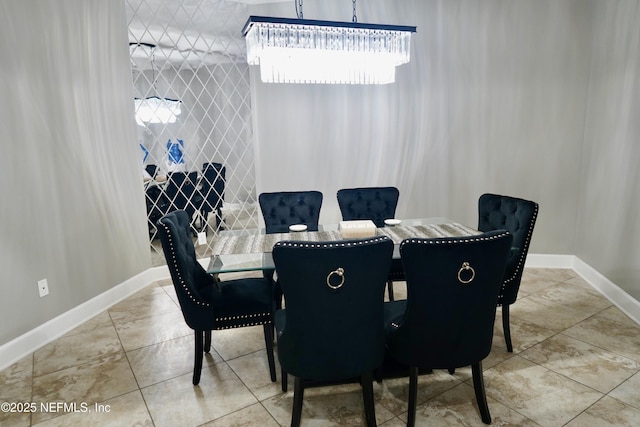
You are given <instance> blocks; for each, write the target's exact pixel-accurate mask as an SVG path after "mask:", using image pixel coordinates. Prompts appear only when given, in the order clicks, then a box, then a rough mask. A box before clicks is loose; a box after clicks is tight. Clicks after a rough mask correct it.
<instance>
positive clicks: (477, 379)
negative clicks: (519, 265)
mask: <svg viewBox="0 0 640 427" xmlns="http://www.w3.org/2000/svg"><path fill="white" fill-rule="evenodd" d="M511 241H512V236H511V235H510V234H509V233H508V232H506V231H504V230H502V231H493V232H489V233H484V234H482V235H479V236H473V237H458V238H437V239H407V240H404V241H403V242H402V243H401V244H400V256H401V258H402V263H403V265H404V271H405V275H406V280H407V299H406V300H402V301H390V302H387V303H385V325H386V330H387V348H388V355H389V356H390V357H388V358H387V360H386V361H385V365H384V367H383V376H385V377H389V376H392V375H389V372H388V371H389V368H388V367H389V366H396V367H397V366H404V372H406V370H407V368H408V371H409V413H408V421H407V425H408V426H413V425H415V417H416V401H417V388H418V373H419V371H420V372H423V371H424V370H427V371H428V370H430V369H448V370H449V371H450V372H451V371H452V370H453V369H455V368H457V367H463V366H469V365H471V370H472V376H473V385H474V389H475V395H476V401H477V403H478V407H479V409H480V414H481V417H482V421H483V422H484V423H486V424H489V423H491V415H490V413H489V407H488V405H487V398H486V394H485V390H484V383H483V375H482V360H483V359H484V358H486V357H487V356H488V355H489V352H490V351H491V344H492V340H493V325H494V322H495V315H496V300H497V298H498V292H499V290H500V286H501V284H502V277H503V275H504V271H505V265H506V261H507V256H508V254H509V249H510V247H511ZM391 362H394V363H395V365H394V364H393V363H391ZM396 372H397V371H396ZM405 375H406V374H405Z"/></svg>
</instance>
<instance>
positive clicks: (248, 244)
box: [212, 222, 480, 255]
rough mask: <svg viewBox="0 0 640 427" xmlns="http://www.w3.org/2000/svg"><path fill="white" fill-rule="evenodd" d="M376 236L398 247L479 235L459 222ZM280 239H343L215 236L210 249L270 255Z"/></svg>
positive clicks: (312, 234)
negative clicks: (414, 240) (413, 240)
mask: <svg viewBox="0 0 640 427" xmlns="http://www.w3.org/2000/svg"><path fill="white" fill-rule="evenodd" d="M376 234H377V235H378V236H381V235H384V236H387V237H389V238H390V239H391V240H393V243H395V244H399V243H400V242H402V241H403V240H404V239H408V238H411V237H418V238H434V237H463V236H472V235H477V234H480V232H479V231H477V230H475V229H473V228H470V227H467V226H465V225H462V224H458V223H455V222H454V223H447V224H428V225H396V226H393V227H384V228H378V229H377V230H376ZM281 240H301V241H309V242H319V241H335V240H343V237H342V235H341V234H340V231H338V230H332V231H304V232H292V233H273V234H255V235H248V236H246V235H245V236H233V235H227V236H218V237H217V238H216V239H215V241H214V243H213V247H212V252H213V254H215V255H228V254H248V253H264V252H271V250H272V249H273V245H275V244H276V242H279V241H281Z"/></svg>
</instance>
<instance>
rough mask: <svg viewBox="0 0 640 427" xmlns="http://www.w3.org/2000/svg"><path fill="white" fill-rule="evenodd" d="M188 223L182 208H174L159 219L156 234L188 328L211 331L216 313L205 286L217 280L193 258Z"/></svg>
mask: <svg viewBox="0 0 640 427" xmlns="http://www.w3.org/2000/svg"><path fill="white" fill-rule="evenodd" d="M189 223H190V221H189V215H188V214H187V213H186V212H185V211H183V210H179V211H173V212H171V213H169V214H167V215H165V216H163V217H162V218H161V219H160V220H159V221H158V234H159V235H160V242H161V243H162V249H163V251H164V256H165V258H166V260H167V267H169V272H170V273H171V279H172V281H173V285H174V287H175V290H176V294H177V295H178V301H179V303H180V308H181V309H182V314H183V316H184V320H185V321H186V322H187V325H189V327H190V328H191V329H194V330H211V329H215V327H214V321H215V316H214V314H215V313H214V307H213V304H212V303H213V301H210V300H208V297H209V296H211V295H215V293H212V292H209V289H208V288H211V287H214V286H215V285H216V282H215V279H214V278H213V277H212V276H210V275H208V274H207V272H206V271H205V270H204V268H202V266H201V265H200V263H199V262H198V261H197V259H196V252H195V248H194V246H193V240H192V238H191V232H190V225H189ZM205 296H206V297H205Z"/></svg>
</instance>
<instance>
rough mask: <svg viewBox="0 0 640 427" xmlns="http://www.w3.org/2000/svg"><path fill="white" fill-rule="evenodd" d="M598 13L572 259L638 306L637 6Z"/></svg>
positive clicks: (608, 4) (632, 2)
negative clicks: (591, 269)
mask: <svg viewBox="0 0 640 427" xmlns="http://www.w3.org/2000/svg"><path fill="white" fill-rule="evenodd" d="M594 10H595V17H596V18H597V19H596V20H595V21H594V22H596V24H597V25H594V28H593V44H592V46H593V48H592V56H591V64H590V73H591V74H590V79H589V81H590V84H589V99H588V107H587V111H586V123H585V129H584V147H583V150H584V152H583V155H582V157H583V161H582V168H581V176H580V186H579V187H578V193H579V194H580V203H579V205H578V212H577V223H576V228H577V230H578V231H577V236H576V244H575V253H576V255H578V256H579V257H580V258H582V259H583V260H584V261H585V262H587V263H588V264H590V265H591V266H593V267H594V268H595V269H597V270H598V271H599V272H601V273H602V274H604V275H605V276H607V277H608V278H609V279H611V280H612V281H613V282H614V283H616V284H618V285H619V286H620V287H621V288H623V289H624V290H625V291H627V292H628V293H629V294H631V295H632V296H633V297H635V298H636V299H640V261H639V260H640V226H639V225H638V220H639V219H640V174H639V173H638V164H639V163H640V2H638V1H637V0H624V1H598V2H596V5H595V9H594Z"/></svg>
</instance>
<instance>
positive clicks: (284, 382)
mask: <svg viewBox="0 0 640 427" xmlns="http://www.w3.org/2000/svg"><path fill="white" fill-rule="evenodd" d="M288 379H289V374H287V373H286V372H285V371H284V368H282V367H281V368H280V381H281V382H282V391H283V392H285V393H286V392H287V390H288V389H289V382H288Z"/></svg>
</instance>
